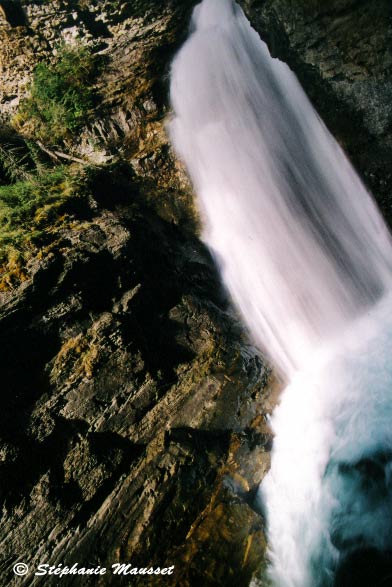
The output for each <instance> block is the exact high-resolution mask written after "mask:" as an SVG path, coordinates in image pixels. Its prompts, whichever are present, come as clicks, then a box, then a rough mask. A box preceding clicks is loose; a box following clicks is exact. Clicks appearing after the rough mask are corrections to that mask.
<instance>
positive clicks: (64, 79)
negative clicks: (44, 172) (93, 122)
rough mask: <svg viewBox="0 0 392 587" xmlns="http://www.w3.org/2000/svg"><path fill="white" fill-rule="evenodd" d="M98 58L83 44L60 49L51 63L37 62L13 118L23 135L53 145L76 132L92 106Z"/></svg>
mask: <svg viewBox="0 0 392 587" xmlns="http://www.w3.org/2000/svg"><path fill="white" fill-rule="evenodd" d="M96 73H97V62H96V59H95V58H94V57H93V55H92V54H91V52H90V51H89V49H87V48H86V47H65V46H63V47H62V48H61V49H60V50H59V57H58V59H57V61H56V63H54V64H47V63H39V64H38V65H37V66H36V68H35V70H34V76H33V81H32V84H31V86H30V95H29V97H27V98H26V99H25V100H23V101H22V103H21V105H20V107H19V111H18V114H17V115H16V116H15V118H14V124H15V126H16V127H17V128H18V129H19V130H21V131H23V132H24V134H25V135H27V136H31V137H32V138H35V139H39V140H41V141H43V142H45V143H47V144H49V145H54V144H57V143H59V142H61V141H62V140H64V139H65V138H66V137H67V136H71V135H72V134H73V133H75V132H76V131H77V130H79V128H80V127H81V125H82V124H83V123H84V122H85V120H86V117H87V116H88V114H89V111H90V109H91V108H92V106H93V97H94V91H93V89H92V83H93V80H94V77H95V75H96Z"/></svg>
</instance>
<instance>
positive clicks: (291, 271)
mask: <svg viewBox="0 0 392 587" xmlns="http://www.w3.org/2000/svg"><path fill="white" fill-rule="evenodd" d="M171 101H172V106H173V112H174V116H173V119H172V121H171V122H170V128H169V132H170V135H171V139H172V142H173V145H174V147H175V149H176V150H177V152H178V154H179V156H180V157H181V159H182V160H183V161H184V163H185V164H186V167H187V169H188V172H189V175H190V177H191V180H192V182H193V185H194V188H195V192H196V194H197V198H198V203H199V207H200V211H201V215H202V220H203V223H204V232H203V238H204V240H205V242H206V243H207V245H208V247H209V248H210V250H211V252H212V254H213V255H214V257H215V259H216V262H217V264H218V266H219V268H220V271H221V275H222V279H223V282H224V283H225V285H226V287H227V289H228V291H229V293H230V295H231V298H232V300H233V303H234V304H235V305H236V307H237V308H238V310H239V312H240V314H241V316H242V318H243V321H244V323H245V325H246V327H247V328H248V331H249V335H250V337H251V338H252V339H253V340H254V342H255V343H256V344H257V345H258V346H259V347H260V348H261V349H263V351H264V352H265V353H266V354H267V355H268V357H269V358H270V360H271V362H272V364H274V365H275V367H276V369H277V370H278V371H279V372H280V374H281V375H282V377H284V378H285V379H286V380H287V382H288V385H287V388H286V389H285V391H284V393H283V395H282V400H281V403H280V405H279V406H278V408H277V409H276V411H275V413H274V416H273V419H272V426H273V429H274V432H275V441H274V448H273V454H272V467H271V471H270V473H269V474H268V476H267V478H266V479H265V481H264V482H263V485H262V487H261V490H260V498H261V499H263V500H264V501H265V504H266V507H267V513H268V537H269V545H270V547H269V548H270V552H269V556H270V559H271V571H270V575H271V577H272V579H273V581H274V583H275V585H277V586H278V587H329V586H331V585H345V584H346V583H344V581H345V578H344V576H345V573H347V572H348V571H347V568H348V567H347V561H350V560H353V557H354V558H355V556H356V553H358V552H362V553H365V554H364V557H362V558H366V557H367V558H366V560H370V561H371V562H370V563H369V564H371V563H372V561H373V563H374V561H375V560H376V559H377V560H379V558H380V557H381V558H380V560H381V559H382V561H383V564H384V562H385V560H386V558H388V556H389V555H388V552H389V551H392V427H391V426H390V422H391V418H392V395H391V391H390V390H391V387H392V365H391V366H389V365H388V359H389V352H388V350H389V348H390V345H391V343H392V311H391V308H392V306H391V303H390V301H391V298H392V295H391V290H392V247H391V239H390V236H389V233H388V230H387V229H386V227H385V225H384V222H383V220H382V218H381V216H380V214H379V212H378V210H377V208H376V206H375V204H374V202H373V200H372V198H371V196H370V195H369V193H368V192H367V190H366V188H365V187H364V185H363V183H362V182H361V180H360V179H359V177H358V175H357V174H356V173H355V171H354V169H353V167H352V166H351V164H350V162H349V161H348V159H347V157H346V156H345V154H344V153H343V151H342V149H341V148H340V147H339V145H338V144H337V142H336V141H335V140H334V138H333V137H332V136H331V134H330V133H329V132H328V130H327V128H326V127H325V125H324V123H323V122H322V120H321V119H320V118H319V116H318V115H317V113H316V112H315V110H314V109H313V107H312V105H311V104H310V102H309V100H308V98H307V97H306V95H305V93H304V91H303V90H302V88H301V86H300V84H299V82H298V80H297V78H296V76H295V75H294V74H293V72H292V71H291V70H290V69H289V67H288V66H287V65H286V64H284V63H282V62H281V61H279V60H277V59H273V58H272V57H271V56H270V54H269V51H268V48H267V46H266V44H265V43H264V42H263V41H262V40H261V39H260V37H259V35H258V34H257V33H256V32H255V31H254V30H253V29H252V28H251V26H250V24H249V22H248V20H247V19H246V17H245V16H244V14H243V12H242V10H241V9H240V8H239V7H238V5H236V4H235V3H234V2H233V1H232V0H204V1H203V2H202V3H201V4H200V5H198V6H197V7H196V9H195V11H194V14H193V18H192V24H191V32H190V36H189V38H188V40H187V41H186V43H185V44H184V45H183V47H182V48H181V50H180V51H179V53H178V54H177V56H176V58H175V60H174V62H173V65H172V73H171ZM374 553H377V555H375V554H374ZM365 555H366V556H365ZM374 557H376V558H374ZM377 557H378V558H377ZM373 563H372V564H373ZM374 564H375V563H374ZM379 566H380V565H379ZM384 574H385V573H384ZM347 584H349V583H347ZM388 584H389V583H388ZM380 585H386V583H380Z"/></svg>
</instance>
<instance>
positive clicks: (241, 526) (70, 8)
mask: <svg viewBox="0 0 392 587" xmlns="http://www.w3.org/2000/svg"><path fill="white" fill-rule="evenodd" d="M191 5H192V2H189V3H187V2H176V1H174V0H173V1H169V2H166V3H164V5H162V3H161V2H148V3H146V2H118V1H114V0H113V1H109V0H107V1H104V2H84V1H82V0H80V1H79V2H62V1H61V2H60V1H58V0H54V1H53V2H38V1H37V2H22V3H18V6H19V9H20V10H21V11H22V13H23V14H24V15H25V18H26V23H24V24H21V23H15V22H14V21H12V22H11V20H10V21H9V22H6V20H4V18H3V21H2V23H1V30H0V38H1V42H2V45H3V46H4V47H5V48H6V50H5V52H4V54H3V56H2V72H1V81H2V84H1V87H2V92H3V93H2V95H1V98H0V99H1V108H2V120H3V125H8V124H9V122H10V119H12V116H13V115H14V114H15V113H16V112H17V109H18V104H19V102H20V100H21V99H22V98H23V97H24V96H25V94H26V91H27V89H28V84H29V80H30V79H31V76H32V72H33V68H34V66H35V64H36V63H37V62H38V61H40V60H46V61H51V60H53V59H55V54H56V51H58V46H59V41H61V40H63V41H66V42H68V43H71V44H72V43H78V42H83V43H87V44H88V45H89V46H90V47H91V49H92V51H93V52H94V53H96V54H99V55H101V57H102V61H103V68H102V71H101V74H100V77H99V79H98V80H97V93H98V95H99V96H100V99H99V102H98V103H97V105H96V108H95V110H94V113H93V116H91V117H90V118H89V120H88V121H86V124H85V126H84V127H83V128H82V129H81V132H80V134H78V135H77V136H76V135H75V136H70V137H69V138H67V139H66V140H65V142H64V144H62V145H60V146H59V147H58V148H59V149H60V150H61V151H62V152H63V153H65V154H67V155H68V156H71V157H73V158H74V159H75V158H78V159H81V160H84V161H85V162H86V164H91V163H93V164H95V165H98V167H95V170H94V173H93V174H92V176H91V178H90V179H89V186H88V191H89V197H88V198H86V199H85V201H84V203H83V204H82V205H81V206H80V207H78V209H77V210H75V211H74V212H72V211H71V212H70V214H71V218H70V219H69V218H68V221H67V222H66V223H64V226H63V227H62V226H61V224H60V226H58V225H57V227H56V233H55V235H54V236H53V234H52V236H51V240H50V244H49V246H46V247H41V248H40V247H38V248H37V250H36V251H34V254H33V255H32V256H31V257H30V259H29V261H28V263H27V265H26V268H25V270H26V276H25V278H24V280H23V281H22V282H21V283H20V284H18V283H15V282H14V281H13V282H12V285H10V287H9V288H8V289H7V288H5V290H4V291H2V292H1V293H0V296H1V314H0V338H1V344H2V354H1V358H0V362H1V369H2V373H3V403H2V416H1V432H0V439H1V444H0V458H1V465H0V466H1V472H2V475H1V482H0V487H1V492H0V495H1V503H2V527H1V531H0V544H1V555H0V569H1V577H0V584H1V585H13V584H15V585H38V584H45V585H58V578H57V577H55V576H52V577H41V578H40V577H34V575H33V571H34V570H35V569H36V568H37V565H38V564H46V563H47V564H50V565H57V564H60V563H61V564H63V565H66V564H67V565H68V566H72V564H74V563H75V562H79V564H80V566H96V565H101V566H103V567H108V573H107V574H106V575H105V576H102V577H98V578H97V577H94V578H93V579H91V578H90V579H89V578H88V577H84V578H83V579H81V578H80V577H78V576H77V577H76V578H75V577H74V578H72V577H68V578H62V579H61V581H62V583H65V584H69V585H81V584H83V585H89V584H94V585H108V584H113V583H115V584H124V585H125V584H129V580H130V578H129V577H125V576H124V577H115V578H114V577H113V575H112V574H111V572H110V569H111V566H112V565H113V564H115V563H117V562H121V563H132V565H134V566H143V567H145V566H151V565H154V566H160V567H165V566H166V567H168V566H171V565H174V566H175V571H174V573H173V575H172V576H165V577H161V579H160V578H159V577H155V578H154V577H153V578H148V579H146V578H144V579H143V578H139V579H138V578H137V577H134V576H133V577H132V580H134V582H135V584H149V585H150V584H156V585H158V584H161V583H162V584H164V585H184V586H186V585H190V586H193V585H195V586H196V585H201V584H203V585H211V586H214V585H226V586H227V585H238V584H239V583H240V584H248V583H249V582H250V580H251V578H252V577H253V576H254V575H255V574H257V573H258V572H259V569H260V566H262V559H263V551H264V548H265V538H264V534H263V519H262V517H261V515H260V513H259V512H257V511H255V509H254V508H255V504H254V495H255V490H256V488H257V485H258V483H259V482H260V480H261V479H262V477H263V475H264V474H265V472H266V470H267V469H268V461H269V449H270V445H271V436H270V433H269V431H268V428H267V426H266V423H265V412H266V411H267V410H268V409H270V407H271V406H269V407H268V398H269V397H270V395H271V393H272V390H273V387H271V386H269V383H270V381H271V377H270V371H269V370H268V369H267V367H266V366H265V365H264V363H263V361H262V359H261V358H260V356H259V355H258V353H257V352H256V351H255V349H254V348H253V347H252V346H251V345H250V344H249V342H248V341H247V339H246V336H245V335H244V333H243V332H242V330H241V327H240V325H239V323H238V320H237V318H236V316H235V315H234V313H233V311H232V310H231V309H230V306H229V304H228V301H227V299H226V296H225V293H224V292H223V291H222V288H221V285H220V283H219V279H218V276H217V274H216V270H215V267H214V263H213V261H212V259H211V257H210V255H209V254H208V252H207V251H206V250H205V248H204V246H203V245H202V243H201V242H200V240H199V238H198V236H197V232H198V227H197V225H198V220H197V216H196V214H195V211H194V208H193V204H192V194H191V189H190V186H189V184H188V181H187V179H186V176H185V174H184V172H183V169H182V167H181V165H180V164H179V163H178V162H177V161H176V160H175V158H174V157H173V155H172V153H171V150H170V147H169V145H168V140H167V137H166V134H165V132H164V120H165V116H166V115H167V83H166V79H165V75H166V74H167V71H168V67H169V63H170V59H171V57H172V55H173V52H174V51H175V49H176V47H177V46H178V45H179V43H180V42H181V41H182V39H183V38H184V36H185V35H186V32H187V27H188V24H187V23H188V19H189V15H190V9H191ZM4 14H5V16H7V15H9V14H10V12H9V10H8V9H7V7H4ZM22 132H24V131H23V129H22ZM5 134H7V133H5ZM7 136H8V135H7ZM53 148H55V147H53V146H51V149H53ZM49 232H50V231H49ZM10 284H11V281H10ZM268 390H270V391H268ZM271 397H272V396H271ZM271 405H272V400H271ZM17 561H23V562H25V563H27V564H28V565H29V566H30V569H31V571H30V573H29V574H28V575H26V577H25V578H16V577H14V574H13V571H12V567H13V565H14V564H15V563H16V562H17Z"/></svg>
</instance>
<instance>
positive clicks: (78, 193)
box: [0, 165, 88, 291]
mask: <svg viewBox="0 0 392 587" xmlns="http://www.w3.org/2000/svg"><path fill="white" fill-rule="evenodd" d="M86 173H88V172H87V171H86V170H84V169H81V168H80V167H79V166H76V165H75V166H74V165H70V166H58V167H55V168H54V169H53V168H52V169H45V171H43V172H41V173H38V172H37V173H36V174H33V175H31V177H30V179H28V180H23V181H16V182H15V183H13V184H10V185H3V186H0V291H4V290H5V289H9V288H10V287H13V286H14V285H17V283H18V282H20V281H23V279H25V278H26V279H27V273H26V270H25V264H26V261H27V260H28V259H29V257H30V256H31V255H32V254H33V255H36V254H37V249H38V248H40V249H41V248H42V247H47V246H50V243H51V242H54V241H55V240H56V238H57V237H58V230H59V229H63V228H64V227H65V226H66V225H67V223H69V222H70V221H71V219H72V214H71V215H70V210H72V206H74V205H75V203H76V199H81V198H82V196H83V194H84V193H85V189H86V187H85V186H86V184H87V183H88V181H87V176H86Z"/></svg>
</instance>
